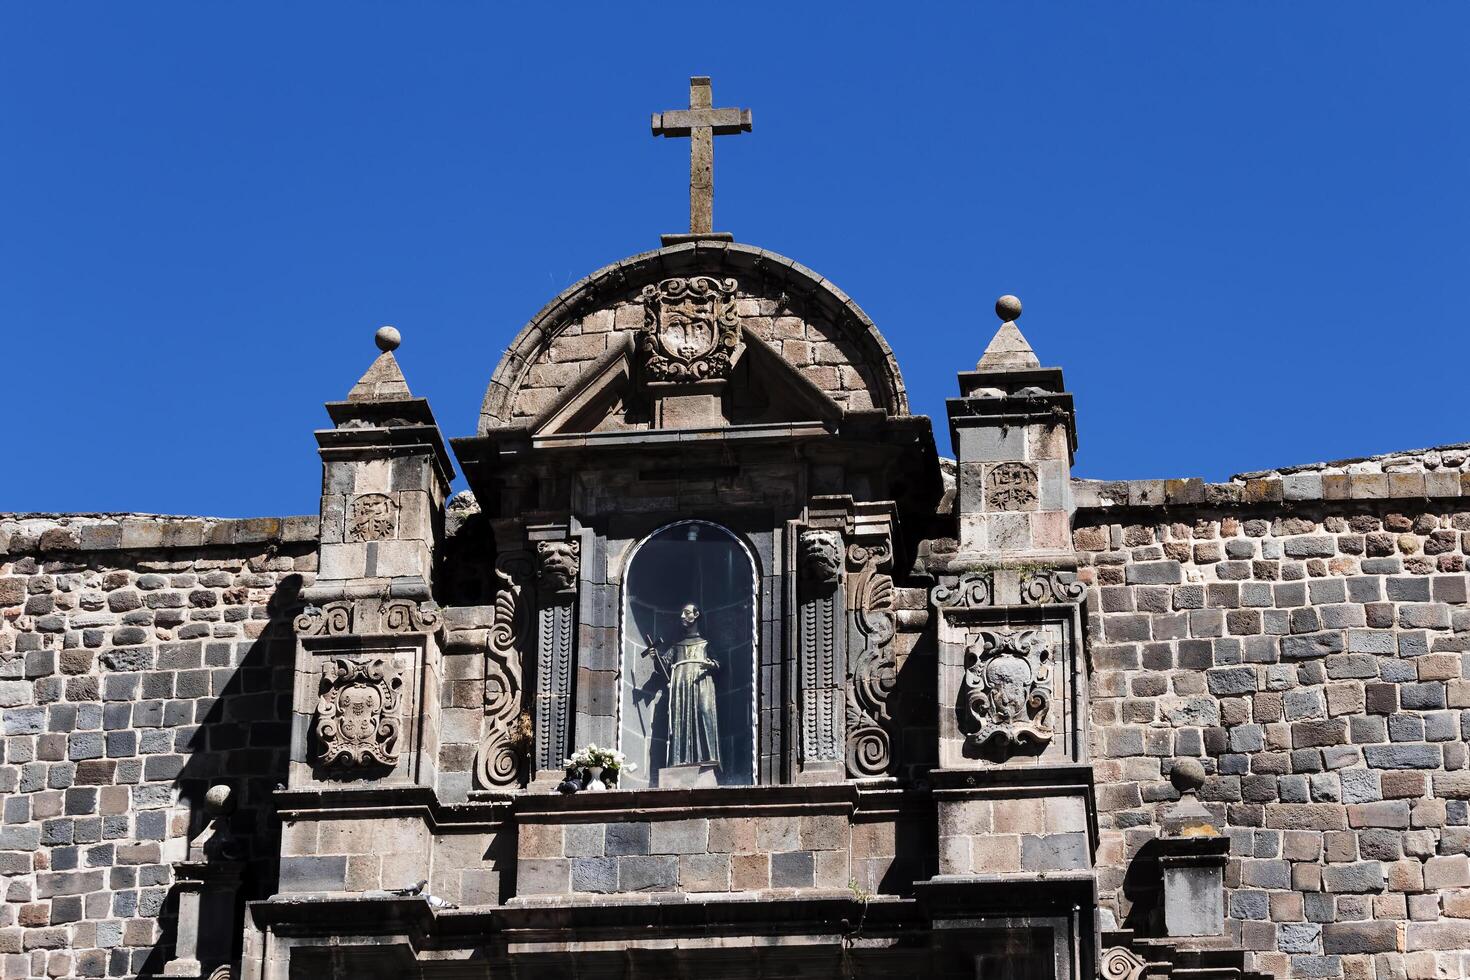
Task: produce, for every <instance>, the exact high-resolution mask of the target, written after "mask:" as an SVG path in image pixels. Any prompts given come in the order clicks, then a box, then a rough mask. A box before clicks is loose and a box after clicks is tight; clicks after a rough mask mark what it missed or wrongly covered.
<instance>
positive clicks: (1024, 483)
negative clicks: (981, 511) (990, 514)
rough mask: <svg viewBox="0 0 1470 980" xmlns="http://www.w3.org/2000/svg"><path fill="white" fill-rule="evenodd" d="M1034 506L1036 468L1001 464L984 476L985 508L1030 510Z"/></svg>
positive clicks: (1019, 464)
mask: <svg viewBox="0 0 1470 980" xmlns="http://www.w3.org/2000/svg"><path fill="white" fill-rule="evenodd" d="M1035 504H1036V467H1034V466H1032V465H1031V464H1029V463H1001V464H1000V465H998V466H993V467H991V469H990V472H989V473H987V474H985V506H986V507H987V508H989V509H990V510H1030V509H1032V507H1034V505H1035Z"/></svg>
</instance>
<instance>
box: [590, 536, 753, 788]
mask: <svg viewBox="0 0 1470 980" xmlns="http://www.w3.org/2000/svg"><path fill="white" fill-rule="evenodd" d="M622 636H623V650H622V671H621V693H620V695H619V725H618V727H619V739H620V744H621V748H622V750H623V752H624V753H626V754H627V756H628V760H629V761H630V762H633V763H635V764H636V765H637V767H638V768H637V769H636V770H635V771H634V772H632V773H624V774H623V775H622V777H621V778H620V779H619V784H620V785H621V786H623V787H625V788H629V789H634V788H642V787H648V786H660V787H670V786H715V785H719V786H748V785H750V784H751V783H753V782H754V781H755V744H756V740H755V676H756V672H755V654H756V569H755V562H754V561H753V560H752V559H751V556H750V553H749V552H748V551H747V550H746V548H745V546H744V545H743V544H742V543H741V542H740V541H739V540H738V539H737V538H736V537H735V536H734V535H732V534H731V533H730V532H729V531H726V530H725V529H724V528H722V527H720V526H718V525H716V524H709V523H706V522H704V521H681V522H680V523H678V524H671V525H669V526H668V527H665V528H663V529H661V530H659V531H656V532H655V533H654V534H652V535H650V536H649V537H648V538H646V539H645V540H644V541H643V542H642V543H641V544H639V545H638V547H637V548H635V549H634V551H633V554H632V556H631V557H630V558H629V560H628V568H627V573H626V574H625V575H624V577H623V623H622Z"/></svg>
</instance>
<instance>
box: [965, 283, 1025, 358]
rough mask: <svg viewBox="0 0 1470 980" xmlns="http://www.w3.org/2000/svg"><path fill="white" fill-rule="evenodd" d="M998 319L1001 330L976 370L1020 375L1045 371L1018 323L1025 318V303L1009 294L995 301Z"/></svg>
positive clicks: (986, 350) (987, 348)
mask: <svg viewBox="0 0 1470 980" xmlns="http://www.w3.org/2000/svg"><path fill="white" fill-rule="evenodd" d="M995 315H996V316H998V317H1000V319H1001V324H1000V329H999V330H997V331H996V332H995V336H994V337H992V338H991V339H990V344H989V346H987V347H986V348H985V353H984V355H983V356H982V357H981V358H980V363H979V364H976V365H975V370H976V371H1018V370H1026V369H1028V368H1039V367H1041V361H1039V360H1037V358H1036V352H1035V351H1033V350H1032V349H1031V345H1030V344H1029V343H1028V342H1027V341H1026V338H1025V337H1023V336H1021V331H1020V328H1018V327H1017V326H1016V320H1017V319H1019V318H1020V316H1021V301H1020V300H1019V299H1017V298H1016V297H1014V296H1012V295H1010V294H1009V293H1007V294H1006V295H1004V296H1002V297H1001V298H1000V299H998V300H996V301H995Z"/></svg>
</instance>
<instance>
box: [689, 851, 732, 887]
mask: <svg viewBox="0 0 1470 980" xmlns="http://www.w3.org/2000/svg"><path fill="white" fill-rule="evenodd" d="M679 887H680V888H681V889H683V890H684V891H686V892H726V891H729V890H730V855H728V854H685V855H683V856H682V857H680V858H679Z"/></svg>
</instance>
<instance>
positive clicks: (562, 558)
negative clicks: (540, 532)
mask: <svg viewBox="0 0 1470 980" xmlns="http://www.w3.org/2000/svg"><path fill="white" fill-rule="evenodd" d="M536 558H537V561H538V562H539V565H540V567H539V574H540V581H541V588H542V589H543V590H545V591H548V592H559V593H565V592H574V591H576V588H577V575H578V574H579V573H580V572H581V569H582V542H580V541H538V542H537V543H536Z"/></svg>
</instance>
